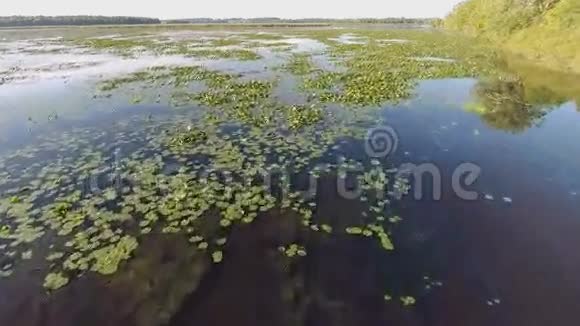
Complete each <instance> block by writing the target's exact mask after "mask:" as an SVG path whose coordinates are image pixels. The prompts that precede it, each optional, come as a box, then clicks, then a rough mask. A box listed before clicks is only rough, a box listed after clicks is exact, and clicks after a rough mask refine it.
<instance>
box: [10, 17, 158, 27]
mask: <svg viewBox="0 0 580 326" xmlns="http://www.w3.org/2000/svg"><path fill="white" fill-rule="evenodd" d="M160 22H161V21H160V20H159V19H157V18H144V17H124V16H117V17H106V16H8V17H0V27H18V26H55V25H115V24H122V25H128V24H159V23H160Z"/></svg>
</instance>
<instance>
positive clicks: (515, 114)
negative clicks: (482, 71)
mask: <svg viewBox="0 0 580 326" xmlns="http://www.w3.org/2000/svg"><path fill="white" fill-rule="evenodd" d="M569 100H570V98H569V97H566V95H564V94H562V93H561V92H559V90H558V89H557V88H549V87H547V86H546V85H533V84H528V83H526V81H525V80H523V79H515V80H502V79H485V80H481V81H479V82H478V83H477V84H476V85H475V87H474V89H473V100H472V102H470V103H468V104H467V105H466V108H467V110H468V111H471V112H474V113H476V114H478V115H479V116H480V117H481V119H482V121H484V122H485V123H486V124H487V125H489V126H490V127H492V128H495V129H500V130H505V131H509V132H512V133H521V132H523V131H525V130H527V129H528V128H531V127H534V126H538V125H540V124H541V123H542V121H543V120H544V118H545V116H546V115H547V114H548V113H549V112H551V111H553V110H554V109H556V108H558V107H559V106H561V105H562V104H564V103H566V102H568V101H569Z"/></svg>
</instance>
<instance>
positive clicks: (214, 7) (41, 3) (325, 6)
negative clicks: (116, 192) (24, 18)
mask: <svg viewBox="0 0 580 326" xmlns="http://www.w3.org/2000/svg"><path fill="white" fill-rule="evenodd" d="M460 1H461V0H355V1H352V0H350V1H349V0H284V1H277V0H203V1H199V0H198V1H196V0H189V1H183V0H163V1H154V0H2V2H3V3H2V5H0V16H11V15H45V16H55V15H104V16H143V17H157V18H161V19H169V18H194V17H212V18H227V17H243V18H251V17H281V18H312V17H316V18H362V17H378V18H384V17H443V16H445V15H446V14H447V13H448V12H450V11H451V9H453V6H454V5H455V4H457V3H458V2H460Z"/></svg>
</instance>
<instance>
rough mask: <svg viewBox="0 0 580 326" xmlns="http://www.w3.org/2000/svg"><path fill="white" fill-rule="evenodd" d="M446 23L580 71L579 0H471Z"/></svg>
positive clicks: (517, 50)
mask: <svg viewBox="0 0 580 326" xmlns="http://www.w3.org/2000/svg"><path fill="white" fill-rule="evenodd" d="M443 25H444V27H445V28H446V29H449V30H455V31H461V32H465V33H468V34H470V35H474V36H477V37H480V38H484V39H489V40H492V41H495V42H496V43H498V44H502V45H503V46H505V48H507V49H508V50H510V51H511V52H513V53H517V54H521V55H524V56H526V57H529V58H533V59H534V60H536V59H540V60H542V61H544V63H546V64H549V65H550V66H552V67H553V68H556V69H559V70H574V71H576V72H580V42H578V40H580V1H578V0H468V1H465V2H463V3H460V4H459V5H458V6H457V7H456V8H455V10H454V11H453V12H452V13H451V14H450V15H449V16H448V17H447V18H446V19H445V21H444V22H443Z"/></svg>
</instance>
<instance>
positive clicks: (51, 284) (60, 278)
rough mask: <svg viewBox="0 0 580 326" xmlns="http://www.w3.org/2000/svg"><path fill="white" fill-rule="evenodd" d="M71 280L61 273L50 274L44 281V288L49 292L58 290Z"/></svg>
mask: <svg viewBox="0 0 580 326" xmlns="http://www.w3.org/2000/svg"><path fill="white" fill-rule="evenodd" d="M68 282H69V279H68V278H67V277H66V276H64V275H62V274H61V273H50V274H48V275H46V278H45V279H44V288H45V289H47V290H51V291H53V290H58V289H60V288H61V287H63V286H65V285H67V284H68Z"/></svg>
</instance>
